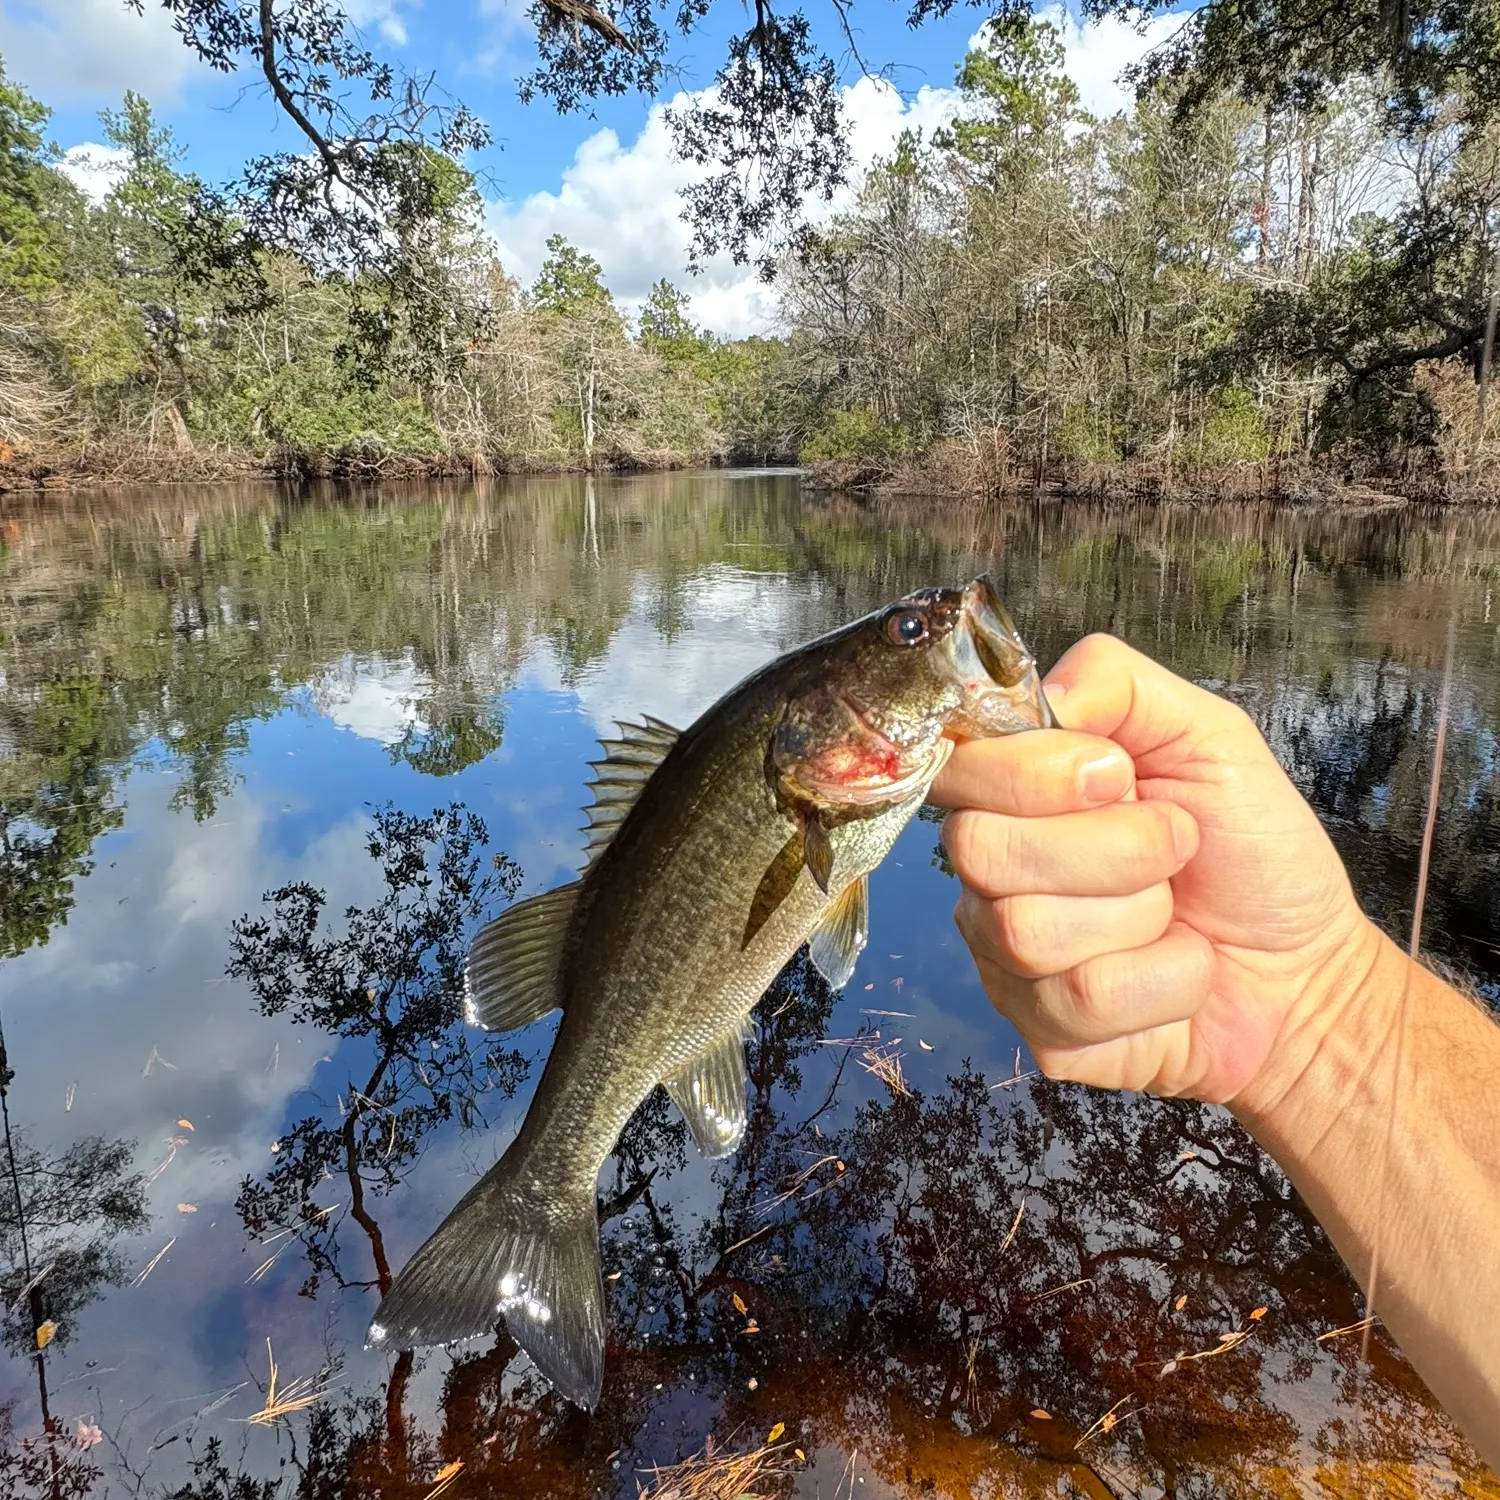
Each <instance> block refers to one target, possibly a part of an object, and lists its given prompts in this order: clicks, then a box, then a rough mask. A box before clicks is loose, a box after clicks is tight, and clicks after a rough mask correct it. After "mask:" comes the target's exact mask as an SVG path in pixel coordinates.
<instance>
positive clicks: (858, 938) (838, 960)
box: [807, 875, 870, 990]
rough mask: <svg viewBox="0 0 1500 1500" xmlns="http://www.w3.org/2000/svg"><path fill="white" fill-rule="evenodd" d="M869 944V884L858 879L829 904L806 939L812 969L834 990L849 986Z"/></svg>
mask: <svg viewBox="0 0 1500 1500" xmlns="http://www.w3.org/2000/svg"><path fill="white" fill-rule="evenodd" d="M869 941H870V880H869V877H868V876H866V875H861V876H860V877H859V879H858V880H855V881H851V882H850V884H849V885H847V886H845V887H844V889H843V891H841V892H840V893H839V895H838V896H837V897H836V898H835V899H834V900H833V901H832V902H830V903H829V906H828V910H827V911H825V912H824V913H823V920H822V921H821V922H819V923H818V925H817V926H816V927H814V928H813V930H812V932H811V933H810V934H809V935H808V939H807V954H808V957H809V958H811V959H812V961H813V965H814V967H815V968H816V969H817V971H818V973H820V974H821V975H822V976H823V978H824V979H826V980H827V981H828V983H829V984H830V985H831V986H832V987H833V988H834V989H836V990H841V989H843V987H844V986H845V985H846V984H848V983H849V976H850V975H851V974H853V973H854V965H855V962H856V961H857V960H858V958H859V955H860V952H861V950H862V949H863V948H864V946H865V944H866V943H867V942H869Z"/></svg>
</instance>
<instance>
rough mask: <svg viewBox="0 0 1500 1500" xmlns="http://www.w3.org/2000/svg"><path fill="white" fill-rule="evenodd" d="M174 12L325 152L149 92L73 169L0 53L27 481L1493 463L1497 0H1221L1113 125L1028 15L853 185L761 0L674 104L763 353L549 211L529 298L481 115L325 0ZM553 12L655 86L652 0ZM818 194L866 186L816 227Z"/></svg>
mask: <svg viewBox="0 0 1500 1500" xmlns="http://www.w3.org/2000/svg"><path fill="white" fill-rule="evenodd" d="M709 8H710V7H709V6H708V5H707V4H705V5H703V6H688V7H684V8H683V10H682V12H681V14H680V16H678V17H677V20H676V25H677V26H678V27H680V28H681V29H682V30H684V31H690V30H692V29H693V28H694V27H695V26H696V25H697V24H698V23H699V22H701V20H702V19H703V17H704V15H705V14H706V13H707V11H708V10H709ZM1155 8H1156V7H1155V6H1153V5H1149V4H1148V5H1146V6H1144V7H1136V6H1126V5H1124V4H1123V3H1116V0H1094V3H1093V4H1091V5H1089V6H1086V7H1085V9H1086V11H1087V12H1088V13H1089V14H1090V15H1094V16H1099V15H1109V14H1114V13H1116V12H1124V11H1134V10H1144V11H1146V12H1147V13H1149V12H1151V11H1152V10H1154V9H1155ZM168 9H169V10H171V11H172V12H173V14H174V17H175V18H176V21H177V23H178V29H179V34H180V35H181V37H182V39H183V41H184V43H185V44H186V45H188V46H189V47H190V48H192V49H193V50H195V51H196V52H197V53H198V55H199V56H200V57H201V58H203V59H204V60H206V61H207V62H209V63H210V64H212V65H213V66H215V67H217V68H220V69H223V70H227V71H231V72H233V71H236V70H238V69H240V68H242V67H244V68H247V69H249V68H252V67H253V69H254V71H255V75H256V77H257V78H260V77H261V76H262V75H263V76H264V78H265V80H266V82H267V84H268V86H269V89H270V92H271V94H272V97H273V99H274V100H275V102H276V104H277V106H278V107H279V109H280V110H281V111H282V113H283V114H284V115H285V116H286V117H287V118H288V119H289V120H290V122H291V124H292V125H293V126H294V127H295V129H296V130H297V131H298V132H299V133H300V135H301V137H302V138H303V139H304V140H305V141H306V142H307V143H310V145H311V147H312V150H311V151H307V150H292V151H282V152H280V153H278V154H274V155H271V156H266V157H255V158H252V159H251V160H250V161H248V162H247V163H246V165H245V167H244V169H243V171H242V172H241V173H240V174H239V175H238V176H237V177H236V178H235V179H234V180H232V181H230V182H226V183H217V184H215V183H207V182H204V181H202V180H200V179H199V178H198V177H196V176H195V175H193V174H192V173H190V172H188V171H186V170H185V169H184V166H183V161H182V157H183V152H182V149H181V147H180V145H179V144H178V143H177V142H176V141H175V140H174V138H173V137H172V135H171V133H170V132H169V131H168V130H165V129H163V128H162V127H161V125H160V124H159V123H158V122H157V120H156V119H155V117H154V115H153V113H152V109H151V106H150V104H149V103H148V102H147V101H146V100H145V99H143V98H141V97H139V96H138V95H135V94H127V95H126V97H125V99H124V100H123V102H122V104H121V106H120V107H119V108H118V109H116V110H112V111H107V112H106V113H105V115H104V117H103V126H104V132H105V138H106V140H107V142H108V144H109V146H110V147H111V148H112V149H113V151H114V152H115V153H117V155H118V160H117V161H116V162H114V164H113V166H112V167H111V169H110V170H109V171H103V170H102V168H103V166H104V164H96V165H97V166H98V167H100V168H101V170H96V171H95V172H94V174H93V175H92V179H91V180H92V181H93V183H94V184H95V185H96V189H97V184H98V183H100V182H105V181H107V184H108V186H107V191H104V192H103V193H102V196H97V197H93V198H91V197H90V196H88V194H86V193H85V192H84V191H83V190H82V189H81V188H80V187H79V186H78V185H77V183H76V182H75V181H74V180H73V178H72V177H70V176H69V175H68V169H69V168H71V167H73V166H76V163H68V162H64V161H62V160H61V159H60V158H59V157H58V156H57V154H56V151H55V149H54V148H51V147H49V146H48V145H47V143H46V129H47V120H48V111H47V109H46V107H45V105H44V103H41V102H38V101H37V100H36V99H35V98H33V97H32V95H31V94H30V93H29V92H28V91H27V88H26V86H25V81H24V80H18V79H5V78H3V77H0V443H3V445H4V456H5V458H6V463H5V467H4V474H3V476H0V478H3V482H4V483H6V484H9V485H15V484H18V483H35V482H39V481H45V480H47V479H48V478H49V477H50V478H54V479H59V478H66V477H67V476H68V475H79V476H96V477H97V476H104V477H108V476H115V477H127V476H137V477H151V476H162V477H187V476H192V475H197V476H200V477H215V476H222V475H227V474H234V473H246V472H266V471H271V472H280V473H297V474H306V473H309V472H328V471H334V472H341V473H349V474H356V475H364V476H376V475H387V476H390V475H396V474H401V473H405V472H415V471H426V472H434V471H440V472H453V471H464V472H485V471H488V470H492V469H525V468H589V469H593V468H601V467H609V466H627V467H669V466H674V465H682V464H688V463H704V462H735V461H764V460H766V459H772V458H781V459H786V458H793V457H798V456H800V457H801V458H802V459H803V460H805V461H807V462H809V463H811V464H814V465H816V466H818V467H819V468H820V471H821V473H822V476H823V478H824V479H825V480H826V481H828V482H839V483H864V484H884V485H887V486H892V487H895V488H905V489H923V488H925V489H931V488H937V489H947V490H965V491H981V492H982V491H990V492H994V491H1001V490H1005V489H1008V488H1013V487H1015V486H1017V485H1038V484H1042V483H1046V482H1049V481H1052V480H1058V479H1060V480H1062V481H1064V482H1065V483H1067V484H1070V485H1073V486H1079V485H1082V486H1085V487H1094V488H1097V487H1100V486H1101V485H1106V484H1110V485H1112V484H1117V483H1118V482H1120V479H1121V477H1122V476H1123V478H1124V480H1125V481H1126V482H1128V483H1131V484H1145V485H1147V486H1148V487H1150V488H1154V489H1158V490H1159V489H1164V488H1172V487H1174V486H1179V485H1195V486H1200V487H1201V486H1203V485H1205V484H1211V485H1217V486H1219V487H1221V488H1230V489H1240V490H1244V489H1254V490H1267V489H1276V488H1279V489H1286V488H1289V487H1290V488H1297V487H1305V486H1306V485H1308V484H1313V483H1325V484H1326V483H1345V482H1347V481H1348V480H1349V479H1351V478H1352V479H1360V478H1365V477H1368V478H1372V479H1377V480H1389V479H1393V478H1394V479H1399V480H1400V481H1401V482H1402V483H1404V484H1406V485H1407V486H1408V488H1410V487H1411V486H1414V485H1415V486H1426V488H1427V489H1428V490H1429V491H1430V492H1442V493H1446V494H1454V493H1459V492H1463V491H1470V492H1472V491H1474V490H1475V488H1476V487H1479V488H1485V489H1486V492H1488V491H1487V486H1488V483H1489V476H1490V469H1491V466H1492V464H1493V462H1494V459H1495V454H1496V451H1497V446H1496V445H1497V442H1500V437H1497V435H1496V434H1495V432H1494V430H1493V429H1494V412H1493V406H1494V403H1493V402H1489V401H1488V400H1487V386H1488V379H1489V377H1488V366H1489V363H1490V351H1491V350H1492V347H1493V341H1494V325H1495V318H1496V312H1497V307H1500V295H1497V293H1500V270H1497V269H1496V267H1497V248H1496V247H1497V244H1500V240H1497V210H1500V115H1497V100H1496V97H1495V94H1496V90H1495V86H1494V78H1495V77H1496V76H1497V72H1500V70H1497V66H1496V57H1495V42H1494V28H1493V27H1492V26H1490V25H1489V23H1486V22H1481V21H1479V20H1476V19H1475V16H1476V15H1478V14H1480V13H1481V12H1482V13H1484V14H1486V15H1488V14H1490V12H1491V7H1489V6H1464V5H1452V4H1447V3H1438V0H1424V3H1420V4H1409V5H1402V6H1400V7H1395V8H1393V7H1390V6H1387V5H1383V4H1376V3H1375V0H1368V3H1364V0H1361V3H1356V4H1352V5H1350V6H1347V7H1341V8H1340V29H1339V30H1338V32H1337V35H1334V36H1331V37H1330V38H1328V39H1327V44H1326V45H1324V43H1323V42H1322V41H1319V42H1317V43H1316V45H1315V44H1314V43H1313V42H1310V41H1309V40H1308V38H1309V37H1321V36H1322V32H1323V29H1324V21H1325V19H1326V18H1325V17H1324V16H1323V14H1322V11H1321V9H1320V8H1319V7H1317V6H1309V4H1308V3H1307V0H1270V3H1267V4H1265V5H1262V6H1257V7H1253V8H1248V9H1247V8H1245V7H1241V6H1235V5H1230V4H1228V3H1227V0H1209V3H1208V4H1207V5H1205V6H1204V7H1203V8H1202V9H1201V10H1199V11H1197V12H1195V14H1194V17H1193V19H1192V20H1191V21H1190V22H1189V23H1187V24H1186V25H1185V26H1184V27H1183V28H1182V31H1181V32H1180V33H1179V34H1178V36H1177V37H1176V38H1175V39H1174V40H1173V41H1171V42H1169V43H1168V44H1166V45H1165V47H1164V48H1163V49H1161V50H1159V51H1158V52H1157V53H1155V54H1153V55H1152V56H1151V57H1149V58H1148V59H1147V61H1146V63H1145V64H1144V65H1143V67H1142V68H1141V69H1139V70H1138V76H1137V78H1136V82H1137V84H1138V93H1137V96H1136V98H1135V101H1134V103H1133V104H1132V105H1131V107H1130V108H1128V109H1127V110H1125V111H1123V112H1121V113H1120V114H1118V115H1116V116H1114V117H1112V118H1108V119H1101V118H1095V117H1093V116H1091V115H1089V114H1087V113H1086V112H1084V111H1083V109H1082V108H1081V107H1080V104H1079V95H1078V91H1077V89H1076V88H1075V87H1074V85H1073V83H1072V82H1071V81H1070V80H1069V79H1068V78H1067V76H1066V73H1065V71H1064V66H1063V55H1062V50H1061V47H1060V42H1059V37H1058V34H1057V32H1056V31H1055V30H1054V29H1053V28H1052V27H1051V26H1049V25H1048V24H1046V23H1044V22H1040V21H1038V20H1036V19H1035V18H1034V17H1032V15H1031V14H1030V10H1029V8H1028V6H1027V5H1025V4H1023V3H1019V0H1010V3H1006V4H1004V5H1002V6H1001V7H1000V9H999V11H998V12H997V14H996V15H995V16H994V17H993V18H992V19H991V20H990V21H989V23H988V24H987V25H986V27H985V28H984V29H983V31H982V32H981V36H980V40H979V42H978V44H977V45H976V47H975V49H974V50H973V51H971V52H970V53H969V54H968V55H967V56H966V57H965V58H964V59H963V61H962V63H961V65H960V66H959V68H958V72H957V80H956V82H957V97H958V103H957V106H956V110H955V113H954V115H953V117H952V118H951V119H950V120H949V121H948V123H947V124H946V125H945V126H944V127H943V128H942V129H940V130H938V131H937V132H936V133H934V134H933V135H931V136H930V137H928V138H925V139H924V138H920V137H918V136H916V135H906V136H903V137H902V138H901V139H900V141H899V142H897V143H896V145H895V147H894V150H893V151H892V153H891V154H890V156H889V157H888V158H887V159H885V160H883V161H880V162H878V163H877V164H876V165H875V166H874V167H873V168H872V169H871V170H870V171H869V172H868V173H867V174H866V175H865V177H864V179H863V181H862V182H850V181H847V180H846V179H847V177H848V173H849V167H850V162H849V158H848V147H847V142H846V141H845V140H844V137H843V135H842V134H841V133H840V132H841V125H840V110H841V107H842V106H841V104H840V100H839V94H838V89H837V88H836V86H835V85H836V81H837V70H836V69H835V68H834V65H833V64H832V63H831V62H830V60H829V59H828V58H827V57H825V56H823V54H822V53H821V52H820V51H819V50H818V47H817V45H816V44H815V42H814V40H813V39H812V34H811V33H810V31H809V29H808V26H809V23H808V22H807V20H806V18H805V17H802V16H801V15H800V14H797V15H789V16H786V17H779V16H777V15H776V14H775V13H774V12H773V11H772V10H771V9H770V8H769V7H767V6H757V9H756V17H757V19H756V24H755V26H754V28H753V29H752V31H751V32H749V33H747V35H746V36H744V37H741V38H739V39H738V40H736V41H734V42H732V43H731V46H730V55H729V60H728V61H727V62H726V64H725V67H724V70H723V71H722V72H721V73H720V74H719V77H718V93H717V94H716V95H707V96H703V97H702V98H701V99H699V100H698V102H696V103H693V104H691V105H688V106H685V107H680V108H675V109H674V110H672V111H668V119H669V126H670V129H671V131H672V133H673V139H674V141H675V142H676V145H677V148H678V150H679V152H680V154H682V155H683V156H684V157H685V158H686V159H688V160H689V161H692V162H694V163H696V164H697V167H698V169H699V172H698V176H697V178H696V179H695V182H694V185H693V186H692V187H691V188H690V189H689V190H688V194H687V204H686V208H687V211H688V212H689V214H690V215H691V219H692V222H693V224H694V226H695V231H696V234H697V246H696V248H697V252H698V253H704V254H706V253H711V252H715V251H729V252H731V253H733V254H734V255H735V256H736V257H737V258H740V259H744V260H751V261H755V262H757V263H758V264H759V265H760V267H761V269H762V271H763V272H764V273H765V274H766V275H767V276H769V277H772V278H774V281H775V284H776V286H777V288H778V289H779V298H780V308H781V316H780V324H779V327H778V328H777V329H776V330H775V331H774V333H772V334H768V335H767V336H765V337H756V338H748V339H725V338H720V337H716V336H714V335H713V334H711V333H710V332H708V331H705V330H704V329H702V328H700V327H697V326H695V324H694V322H693V321H692V318H691V316H690V299H689V297H688V295H687V293H686V291H685V290H684V288H683V287H679V286H674V285H673V284H672V283H671V282H670V281H668V280H666V279H662V280H660V281H658V282H657V284H656V285H655V287H654V288H653V289H652V291H651V293H650V295H649V296H648V297H646V298H645V299H643V300H642V301H641V303H640V304H639V305H638V306H631V307H626V306H622V305H621V304H620V303H619V302H617V300H616V299H615V298H614V297H613V296H612V295H611V292H610V291H609V289H608V287H607V286H606V285H605V282H604V279H603V273H602V271H601V268H600V266H599V264H598V262H597V261H596V260H594V259H593V258H592V257H591V256H590V255H588V254H586V253H584V252H583V251H582V250H580V249H578V248H577V247H575V246H573V245H570V244H568V243H566V242H565V241H564V240H562V239H561V238H554V239H553V240H551V241H550V242H549V244H548V255H547V258H546V260H545V263H544V264H543V266H542V267H541V269H540V271H539V273H538V274H537V275H536V277H535V278H534V279H533V280H532V281H531V282H530V283H529V284H522V282H521V281H519V280H518V279H517V278H516V277H515V275H514V274H513V268H508V267H506V266H504V265H502V264H501V263H500V261H499V260H498V258H497V252H496V247H495V244H494V242H493V240H492V239H491V238H490V237H489V236H488V234H487V233H486V232H485V229H484V221H483V210H484V200H483V196H482V191H481V189H482V187H483V179H482V178H481V177H480V176H478V175H476V168H477V163H478V162H479V161H480V160H482V158H481V157H479V156H477V155H476V153H479V152H482V150H483V149H484V147H485V146H486V145H487V144H488V142H489V136H488V132H487V130H486V129H485V127H484V126H483V124H482V122H480V121H478V120H477V119H476V118H475V117H474V116H473V115H472V114H470V113H469V112H468V111H467V110H466V109H464V107H463V106H462V105H460V104H457V103H452V102H446V101H440V100H439V99H438V98H437V96H436V94H435V93H433V92H432V91H431V81H430V80H428V81H427V83H425V84H424V83H422V82H421V81H420V80H414V79H408V78H403V77H401V76H400V75H399V72H398V71H397V70H395V69H393V68H392V66H391V65H389V64H388V63H386V62H384V61H382V60H381V58H379V57H378V56H377V55H376V54H375V53H372V52H371V51H370V50H369V49H368V48H367V47H366V45H365V43H364V42H363V41H362V40H361V38H360V36H359V33H358V32H357V31H356V30H355V29H354V28H353V27H352V25H351V23H350V22H349V21H348V20H347V18H346V17H345V16H344V15H343V13H342V12H341V11H339V10H338V9H337V8H336V7H335V6H333V5H332V4H331V0H294V3H291V4H288V5H286V6H284V7H278V8H272V7H269V6H265V7H261V8H260V11H259V12H258V13H257V12H256V11H255V9H254V8H253V7H240V8H235V7H233V6H230V5H229V4H227V0H168ZM947 9H948V6H947V5H946V4H941V5H938V4H928V3H925V0H924V3H921V4H918V5H917V6H916V7H915V9H914V10H913V12H912V16H911V20H912V21H913V23H914V24H915V23H920V22H921V21H922V20H924V19H925V18H927V17H928V16H929V15H933V14H941V13H943V12H945V11H946V10H947ZM530 15H531V18H532V20H533V21H534V22H535V23H536V25H537V27H538V39H539V49H540V50H539V58H540V63H539V68H538V71H537V72H536V73H535V74H534V75H533V76H531V77H530V78H528V79H526V80H524V82H523V92H526V93H527V94H528V95H536V96H540V97H542V98H545V99H550V100H551V101H552V102H554V103H555V104H557V105H558V106H559V107H560V108H564V109H572V108H579V107H582V106H584V105H586V104H587V102H588V101H589V100H591V99H593V98H595V97H597V96H599V95H601V94H611V93H619V92H622V91H631V90H633V91H640V92H644V93H646V94H648V95H649V94H652V93H654V92H655V90H656V89H657V88H658V87H659V85H660V83H661V81H662V78H663V77H664V71H663V70H664V66H665V61H666V57H667V48H668V44H669V41H670V36H669V32H670V30H671V28H670V27H668V26H667V24H666V23H665V22H664V21H663V22H662V23H661V24H660V25H658V19H659V18H658V17H657V15H656V12H655V10H654V7H652V6H651V5H649V4H647V3H644V0H642V3H635V0H632V3H629V4H623V5H618V6H615V7H612V8H611V11H610V12H609V13H606V11H604V10H600V9H597V8H596V7H594V6H591V5H580V4H567V5H565V4H563V3H562V0H539V3H538V4H537V5H536V6H535V7H533V10H532V11H531V13H530ZM330 70H331V71H330ZM75 175H76V174H75ZM835 188H842V189H843V190H844V191H845V197H844V198H843V199H841V200H839V202H840V203H841V204H842V207H841V209H840V211H838V212H836V213H834V214H833V215H832V216H831V217H828V216H826V215H825V216H824V217H822V218H818V217H817V216H816V215H814V221H812V222H810V221H809V220H808V219H807V217H806V215H807V213H808V210H809V207H810V205H813V206H815V205H816V204H817V202H818V199H819V195H825V196H826V195H828V194H831V193H832V192H833V190H834V189H835ZM1320 476H1321V477H1320Z"/></svg>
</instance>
